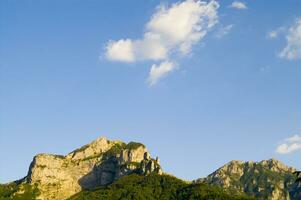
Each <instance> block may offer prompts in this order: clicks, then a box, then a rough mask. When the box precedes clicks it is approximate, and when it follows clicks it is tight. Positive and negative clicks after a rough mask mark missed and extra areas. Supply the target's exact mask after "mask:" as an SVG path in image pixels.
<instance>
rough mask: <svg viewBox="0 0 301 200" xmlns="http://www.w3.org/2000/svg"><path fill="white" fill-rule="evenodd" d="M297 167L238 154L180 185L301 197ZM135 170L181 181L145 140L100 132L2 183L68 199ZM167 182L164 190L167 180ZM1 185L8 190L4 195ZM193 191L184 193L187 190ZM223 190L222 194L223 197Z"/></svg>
mask: <svg viewBox="0 0 301 200" xmlns="http://www.w3.org/2000/svg"><path fill="white" fill-rule="evenodd" d="M188 167H189V166H188ZM294 171H296V169H295V168H292V167H288V166H286V165H285V164H283V163H282V162H280V161H278V160H276V159H269V160H262V161H259V162H254V161H239V160H232V161H230V162H228V163H227V164H225V165H223V166H222V167H220V168H218V169H217V170H215V171H214V172H213V173H211V174H209V175H208V176H207V177H205V178H199V179H196V180H194V181H192V182H188V181H186V183H187V185H185V184H184V185H182V186H183V188H181V187H180V188H178V189H179V190H181V191H182V189H184V188H186V187H188V188H190V189H188V191H189V192H188V193H189V195H201V196H202V195H204V194H202V193H200V191H202V188H200V187H199V186H198V185H199V184H203V185H202V187H204V188H206V187H209V186H210V187H211V186H212V188H210V187H209V188H207V189H208V191H210V192H212V195H214V196H216V195H217V194H220V195H225V196H228V197H229V198H230V197H231V195H230V194H228V191H232V194H237V195H238V196H240V195H241V194H244V193H245V194H247V195H249V196H253V197H256V198H259V199H267V200H278V199H283V200H297V199H301V198H300V197H301V191H300V190H301V189H300V185H298V184H295V183H294V180H295V176H294V175H293V172H294ZM133 174H137V175H140V176H142V177H140V178H138V179H139V181H142V182H144V183H145V184H146V185H148V189H149V188H153V187H154V186H153V185H151V184H153V183H155V182H158V180H169V181H171V182H175V183H177V181H176V180H172V178H169V177H174V176H169V175H168V174H167V173H163V170H162V168H161V166H160V161H159V158H158V157H157V158H151V156H150V153H149V152H148V150H147V148H146V147H145V145H144V144H142V143H138V142H129V143H127V144H126V143H124V142H122V141H119V140H115V141H110V140H108V139H106V138H105V137H99V138H97V139H96V140H93V141H92V142H90V143H89V144H87V145H83V146H82V147H80V148H77V149H75V150H73V151H71V152H70V153H68V154H66V155H55V154H47V153H41V154H37V155H36V156H34V158H33V161H32V162H31V164H30V167H29V170H28V174H27V176H25V177H24V178H23V179H20V180H18V181H15V182H13V183H11V184H4V185H0V186H1V187H0V200H7V199H19V197H20V198H21V199H22V198H23V197H24V196H25V197H26V198H25V199H39V200H50V199H55V200H65V199H68V198H70V197H71V196H74V195H76V194H83V193H81V192H82V191H85V190H88V191H89V190H91V189H95V188H98V187H104V189H105V188H106V190H107V191H108V192H112V190H111V189H112V188H114V187H113V186H112V187H110V185H111V184H113V185H114V183H115V182H118V180H119V179H126V178H123V177H127V176H130V177H133V178H129V179H127V180H129V181H132V183H133V184H134V185H135V184H136V185H137V182H136V181H137V180H138V179H137V178H135V177H134V176H132V175H133ZM154 174H155V175H156V174H157V175H159V176H154V177H153V179H148V178H143V177H147V176H149V175H154ZM160 176H163V177H162V178H160ZM174 178H175V179H177V178H176V177H174ZM146 180H148V181H149V180H151V181H153V182H152V183H151V184H150V183H148V182H145V181H146ZM159 182H160V181H159ZM121 183H124V182H123V181H121ZM156 184H158V183H156ZM204 184H205V185H204ZM117 185H118V184H117ZM122 187H125V188H127V187H126V186H122ZM161 187H162V190H164V188H165V187H166V186H165V185H162V186H161ZM172 187H173V186H172ZM217 187H218V188H221V189H214V188H217ZM110 188H111V189H110ZM192 188H194V189H192ZM196 188H197V189H196ZM127 189H129V188H127ZM140 189H141V191H144V190H145V188H140ZM153 189H154V188H153ZM178 189H177V190H178ZM1 191H2V193H3V194H4V197H3V198H2V196H1V195H2V194H1ZM181 191H178V192H180V193H181ZM129 192H130V191H129ZM186 192H187V191H186ZM188 193H187V194H186V193H185V194H184V193H181V195H184V196H185V195H186V196H187V195H188ZM164 194H165V193H164ZM122 195H123V194H122ZM165 195H166V194H165ZM181 195H180V196H181ZM229 195H230V196H229ZM218 196H219V195H217V196H216V197H217V198H219V197H218ZM6 197H7V198H6ZM78 197H80V195H79V196H78ZM233 198H234V197H233ZM242 198H243V197H242ZM23 199H24V198H23Z"/></svg>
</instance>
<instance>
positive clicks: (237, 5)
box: [230, 1, 248, 10]
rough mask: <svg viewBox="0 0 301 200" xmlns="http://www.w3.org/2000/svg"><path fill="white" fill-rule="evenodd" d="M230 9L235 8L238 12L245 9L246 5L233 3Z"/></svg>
mask: <svg viewBox="0 0 301 200" xmlns="http://www.w3.org/2000/svg"><path fill="white" fill-rule="evenodd" d="M230 7H232V8H236V9H239V10H243V9H247V8H248V7H247V5H246V4H245V3H243V2H241V1H233V2H232V4H231V6H230Z"/></svg>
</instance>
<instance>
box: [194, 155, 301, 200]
mask: <svg viewBox="0 0 301 200" xmlns="http://www.w3.org/2000/svg"><path fill="white" fill-rule="evenodd" d="M294 171H295V169H294V168H291V167H288V166H286V165H284V164H283V163H281V162H280V161H277V160H275V159H270V160H263V161H261V162H252V161H249V162H243V161H231V162H229V163H228V164H226V165H224V166H222V167H221V168H219V169H218V170H216V171H215V172H213V173H212V174H210V175H209V176H207V177H206V178H202V179H198V180H196V182H205V183H208V184H211V185H218V186H221V187H223V188H227V189H231V190H235V191H237V190H238V191H241V192H245V193H247V194H248V195H252V196H255V197H258V198H260V199H265V200H280V199H281V200H297V199H301V192H300V187H298V186H297V184H295V179H296V177H295V176H294V175H293V174H292V173H293V172H294Z"/></svg>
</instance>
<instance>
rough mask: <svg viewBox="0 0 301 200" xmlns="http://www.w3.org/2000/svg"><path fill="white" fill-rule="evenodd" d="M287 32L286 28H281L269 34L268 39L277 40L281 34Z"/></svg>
mask: <svg viewBox="0 0 301 200" xmlns="http://www.w3.org/2000/svg"><path fill="white" fill-rule="evenodd" d="M285 32H286V28H285V27H279V28H277V29H275V30H272V31H270V32H268V34H267V37H268V38H269V39H276V38H278V37H279V35H280V34H283V33H285Z"/></svg>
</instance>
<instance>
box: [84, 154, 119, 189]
mask: <svg viewBox="0 0 301 200" xmlns="http://www.w3.org/2000/svg"><path fill="white" fill-rule="evenodd" d="M117 166H118V163H117V160H116V159H113V158H112V159H109V160H106V161H104V162H102V163H101V164H99V165H95V166H94V167H93V169H92V170H91V171H90V172H89V173H87V174H86V175H84V176H83V177H81V178H80V179H79V180H78V183H79V185H80V186H81V188H82V189H93V188H96V187H99V186H104V185H108V184H110V183H112V182H113V181H114V180H115V177H116V172H117Z"/></svg>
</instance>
